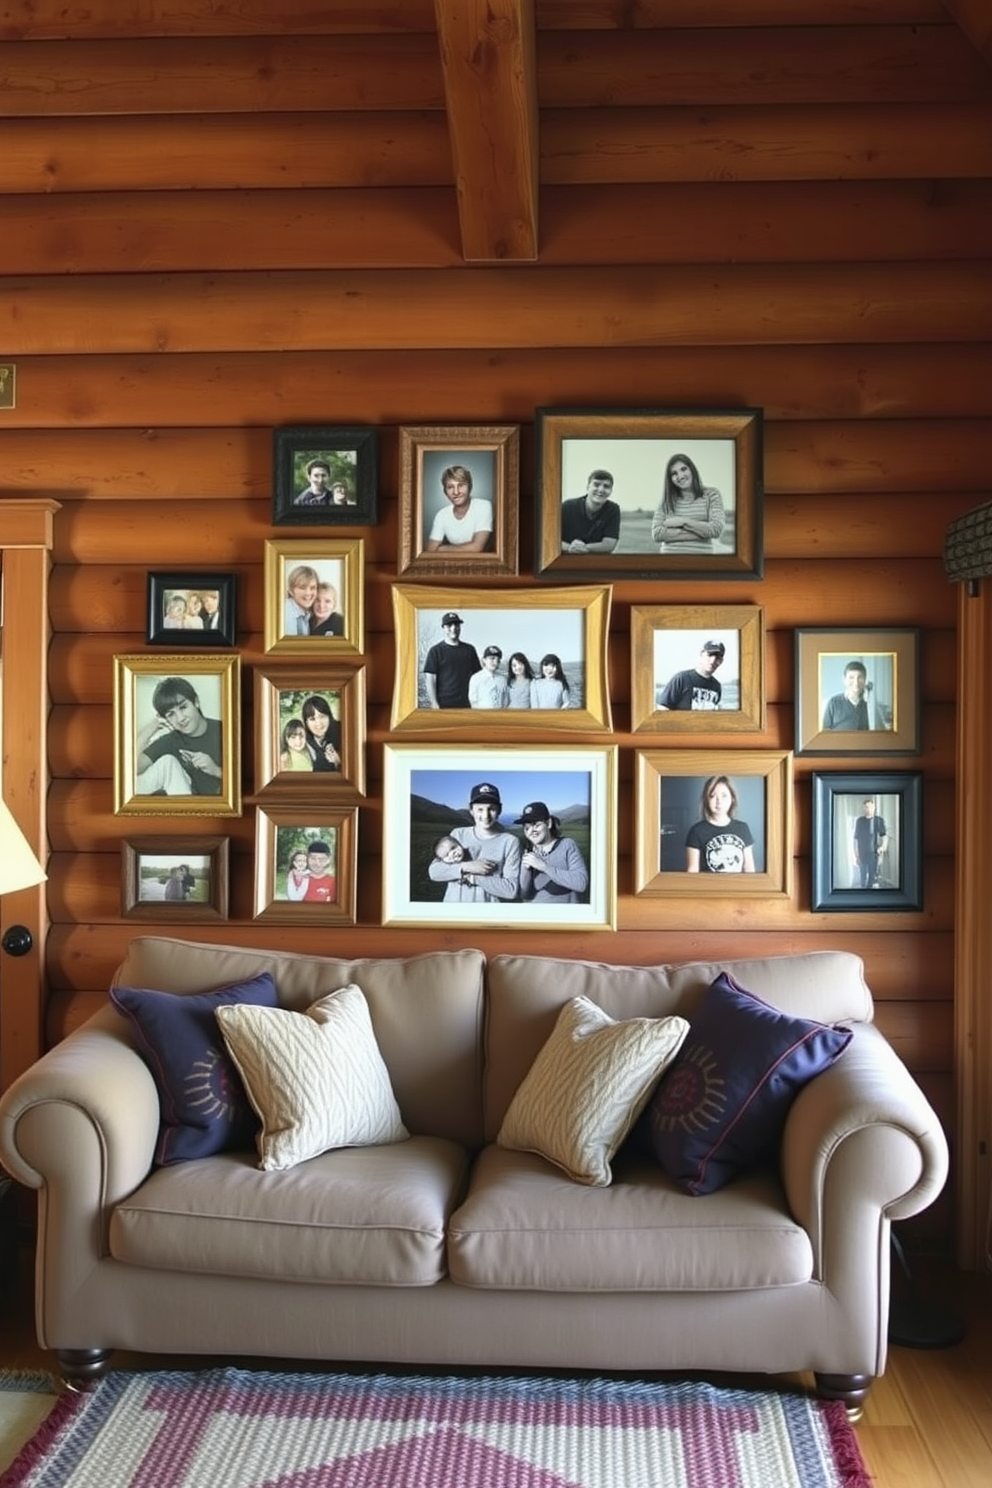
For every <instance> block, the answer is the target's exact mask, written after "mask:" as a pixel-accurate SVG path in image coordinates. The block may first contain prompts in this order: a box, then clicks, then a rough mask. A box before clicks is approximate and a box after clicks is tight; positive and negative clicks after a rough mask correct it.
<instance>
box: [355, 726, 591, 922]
mask: <svg viewBox="0 0 992 1488" xmlns="http://www.w3.org/2000/svg"><path fill="white" fill-rule="evenodd" d="M383 780H384V785H383V812H382V819H383V823H384V834H385V840H384V842H383V853H382V863H383V890H382V923H383V924H384V925H420V926H431V927H438V926H445V927H453V926H458V927H459V928H466V929H467V928H469V927H472V928H475V929H481V928H485V929H490V930H496V929H501V928H504V927H507V926H511V925H512V926H514V927H515V928H516V929H529V930H615V929H616V856H617V854H616V837H617V833H616V792H617V749H616V746H615V745H604V746H601V747H590V746H586V745H575V744H573V745H569V746H567V747H565V748H558V747H557V746H555V745H531V746H529V747H526V746H522V745H507V746H503V747H501V746H494V745H492V744H486V745H484V746H483V745H472V744H431V745H418V744H403V743H400V744H387V745H386V746H385V752H384V776H383ZM473 797H477V799H478V801H479V802H488V803H489V805H490V808H491V810H494V811H495V813H496V816H495V825H496V827H497V830H498V833H499V835H500V838H501V839H505V843H504V842H502V841H501V844H500V851H499V853H498V856H499V857H500V863H499V866H498V867H497V868H496V870H495V872H494V873H493V874H492V876H488V875H480V876H476V875H475V874H474V873H473V874H469V873H468V872H467V870H458V869H457V867H456V869H455V871H454V872H452V871H451V861H453V860H451V861H441V856H440V854H441V848H442V842H441V839H442V838H444V839H447V838H449V837H450V836H451V835H452V834H454V835H455V840H456V842H457V843H458V845H459V847H462V843H461V840H460V838H459V835H458V834H459V831H460V829H461V830H464V832H466V833H471V832H472V830H473V823H474V816H473V811H472V798H473ZM535 806H538V807H539V808H540V810H541V811H542V812H543V810H544V808H545V807H546V808H547V810H548V812H549V816H550V817H553V818H554V821H555V829H554V830H555V832H556V833H557V835H559V836H560V837H562V838H568V839H569V841H568V843H566V844H565V845H564V847H563V848H562V851H563V853H565V854H566V855H569V854H570V855H571V857H572V859H573V861H574V864H575V866H576V867H577V868H578V869H579V870H580V871H581V870H582V869H585V874H584V879H585V881H584V883H578V882H576V883H574V884H572V885H570V886H569V889H570V892H566V894H564V895H563V894H560V893H554V892H553V891H552V890H550V889H547V888H538V887H537V884H538V883H539V882H540V880H539V879H538V878H537V877H536V876H535V877H534V878H532V879H529V880H527V881H526V882H525V879H524V871H523V870H524V869H525V868H526V864H525V862H524V856H525V854H526V852H527V850H528V846H529V843H528V839H527V836H526V833H525V831H524V828H523V824H522V822H523V820H529V819H530V817H529V816H528V808H530V811H531V813H533V808H534V807H535ZM510 839H512V840H510ZM465 841H466V843H467V844H468V846H465V847H463V848H462V852H463V854H464V856H465V857H468V858H486V857H490V858H491V857H492V854H491V853H486V852H478V853H476V852H474V851H473V850H472V839H471V838H470V837H469V836H466V838H465ZM528 871H529V870H528ZM463 876H464V877H465V879H466V882H465V885H464V886H463V884H462V882H461V879H462V877H463ZM483 879H484V882H485V884H486V885H487V889H486V890H483V891H480V893H479V894H473V893H472V892H471V886H472V885H473V884H478V883H479V882H480V881H482V880H483ZM490 884H491V885H492V889H491V890H489V889H488V885H490ZM561 886H562V887H564V885H563V884H562V885H561Z"/></svg>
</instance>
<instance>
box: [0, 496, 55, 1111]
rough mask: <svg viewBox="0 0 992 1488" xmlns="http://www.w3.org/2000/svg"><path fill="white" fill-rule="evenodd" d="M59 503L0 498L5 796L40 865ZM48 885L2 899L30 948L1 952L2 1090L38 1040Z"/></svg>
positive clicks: (2, 922)
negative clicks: (28, 937) (51, 587)
mask: <svg viewBox="0 0 992 1488" xmlns="http://www.w3.org/2000/svg"><path fill="white" fill-rule="evenodd" d="M58 510H59V503H58V502H57V501H51V500H48V499H39V500H0V549H2V550H3V574H2V581H3V629H2V633H0V634H2V645H3V708H2V710H0V711H2V717H0V736H2V748H3V796H4V800H5V801H6V802H7V805H8V806H9V807H10V810H11V814H12V815H13V817H14V820H15V821H16V822H17V824H18V826H19V827H20V829H21V831H22V832H23V833H24V836H25V837H26V838H27V840H28V843H29V844H30V846H31V848H32V850H33V851H34V853H35V855H36V857H37V858H38V859H39V861H40V862H41V864H42V865H43V866H44V865H45V864H47V861H48V832H47V824H46V799H47V795H48V712H49V706H50V704H49V694H48V647H49V641H50V636H51V626H50V622H49V617H48V575H49V569H50V567H51V549H52V540H53V537H52V534H53V527H54V518H55V513H56V512H57V511H58ZM46 887H47V886H46V885H45V884H39V885H38V886H37V887H36V888H32V889H21V890H20V891H19V892H18V893H16V894H7V895H5V896H4V897H3V898H2V899H0V938H2V936H3V935H4V934H5V933H6V932H7V930H8V929H9V928H10V926H11V925H26V926H27V928H28V929H29V930H30V932H31V935H32V939H33V942H34V944H33V946H32V949H31V950H30V951H29V952H28V953H27V955H24V956H10V955H7V954H3V955H0V1089H6V1087H7V1086H8V1085H9V1084H10V1083H11V1081H12V1080H13V1079H15V1078H16V1077H17V1075H19V1074H21V1073H22V1071H23V1070H25V1069H27V1068H28V1066H29V1065H30V1064H32V1063H33V1062H34V1060H35V1059H37V1058H38V1056H39V1055H40V1054H41V1052H42V1049H43V1045H44V1016H45V940H46V936H47V933H48V895H47V893H46Z"/></svg>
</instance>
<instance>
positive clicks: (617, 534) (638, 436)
mask: <svg viewBox="0 0 992 1488" xmlns="http://www.w3.org/2000/svg"><path fill="white" fill-rule="evenodd" d="M535 425H536V435H537V493H536V500H535V511H536V517H537V530H536V534H535V544H534V553H535V559H534V572H535V574H536V575H537V576H538V577H541V578H546V579H555V580H559V581H560V580H562V579H575V578H576V577H577V576H578V575H579V574H582V575H584V576H586V577H589V578H610V579H623V578H667V579H760V578H761V576H762V572H763V567H764V549H763V520H762V518H763V490H762V483H763V448H762V437H763V436H762V412H761V410H760V409H758V408H738V409H724V410H715V411H692V410H685V411H681V410H680V411H665V410H650V409H648V410H641V409H637V410H632V411H627V412H624V411H616V412H602V411H597V410H594V409H577V408H539V409H537V412H536V415H535Z"/></svg>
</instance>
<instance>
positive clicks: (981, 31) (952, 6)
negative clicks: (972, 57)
mask: <svg viewBox="0 0 992 1488" xmlns="http://www.w3.org/2000/svg"><path fill="white" fill-rule="evenodd" d="M944 4H945V5H946V6H947V9H948V10H949V11H950V13H951V15H952V16H953V17H954V19H955V20H956V21H957V23H958V25H959V26H960V27H961V30H962V31H963V32H964V34H965V36H967V38H968V40H969V41H970V42H971V43H972V45H973V46H975V47H977V49H978V50H979V51H980V52H981V54H982V56H983V57H984V58H985V60H986V62H990V63H992V0H944Z"/></svg>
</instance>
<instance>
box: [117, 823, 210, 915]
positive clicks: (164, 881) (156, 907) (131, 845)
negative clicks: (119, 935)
mask: <svg viewBox="0 0 992 1488" xmlns="http://www.w3.org/2000/svg"><path fill="white" fill-rule="evenodd" d="M229 851H230V838H228V837H165V836H158V837H130V838H125V839H124V841H123V842H122V843H121V915H122V917H123V918H124V919H131V920H163V921H166V922H171V921H174V920H181V921H182V922H183V923H184V924H186V923H189V922H198V921H200V920H226V919H227V911H228V858H229Z"/></svg>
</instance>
